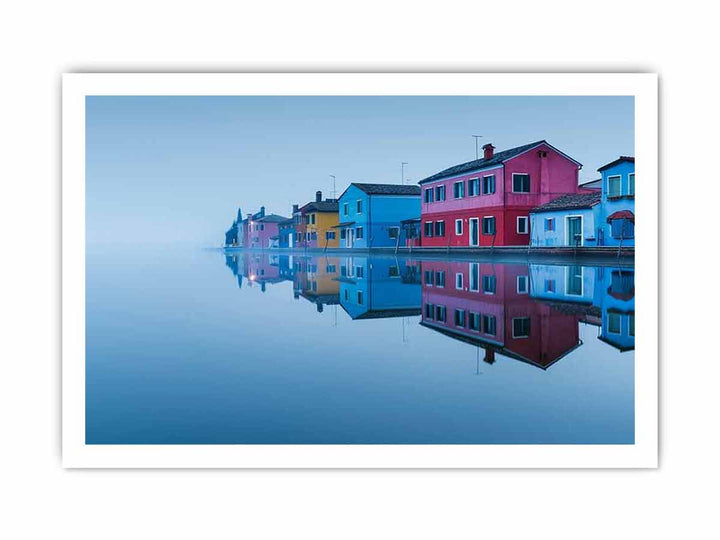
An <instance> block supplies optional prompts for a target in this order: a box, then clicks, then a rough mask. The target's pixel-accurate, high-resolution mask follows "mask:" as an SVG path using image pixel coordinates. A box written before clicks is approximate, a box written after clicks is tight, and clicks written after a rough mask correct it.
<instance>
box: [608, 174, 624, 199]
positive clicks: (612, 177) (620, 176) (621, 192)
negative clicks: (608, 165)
mask: <svg viewBox="0 0 720 540" xmlns="http://www.w3.org/2000/svg"><path fill="white" fill-rule="evenodd" d="M614 178H619V179H620V193H619V194H618V195H611V194H610V180H611V179H614ZM621 197H624V194H623V188H622V174H613V175H608V177H607V198H608V199H620V198H621Z"/></svg>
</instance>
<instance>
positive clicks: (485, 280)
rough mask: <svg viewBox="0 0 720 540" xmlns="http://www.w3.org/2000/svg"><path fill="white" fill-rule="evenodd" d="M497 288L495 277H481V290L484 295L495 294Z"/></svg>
mask: <svg viewBox="0 0 720 540" xmlns="http://www.w3.org/2000/svg"><path fill="white" fill-rule="evenodd" d="M496 288H497V280H496V279H495V276H483V277H482V289H483V292H484V293H485V294H495V289H496Z"/></svg>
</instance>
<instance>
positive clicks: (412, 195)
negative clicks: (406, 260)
mask: <svg viewBox="0 0 720 540" xmlns="http://www.w3.org/2000/svg"><path fill="white" fill-rule="evenodd" d="M338 210H339V213H340V215H339V224H338V226H337V227H338V229H339V230H340V247H341V248H369V247H394V246H396V245H401V246H402V245H405V240H406V239H405V232H404V228H403V227H402V226H401V222H402V221H403V220H407V219H411V218H416V217H418V216H420V186H403V185H397V184H359V183H353V184H350V185H349V186H348V188H347V189H346V190H345V191H344V192H343V193H342V195H341V196H340V200H339V207H338Z"/></svg>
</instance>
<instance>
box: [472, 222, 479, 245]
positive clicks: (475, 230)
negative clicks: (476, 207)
mask: <svg viewBox="0 0 720 540" xmlns="http://www.w3.org/2000/svg"><path fill="white" fill-rule="evenodd" d="M479 244H480V219H479V218H470V245H471V246H477V245H479Z"/></svg>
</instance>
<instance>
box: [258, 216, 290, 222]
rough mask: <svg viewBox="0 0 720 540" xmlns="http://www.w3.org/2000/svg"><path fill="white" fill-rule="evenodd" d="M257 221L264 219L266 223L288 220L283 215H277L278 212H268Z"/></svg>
mask: <svg viewBox="0 0 720 540" xmlns="http://www.w3.org/2000/svg"><path fill="white" fill-rule="evenodd" d="M258 221H260V222H263V221H265V222H267V223H282V222H283V221H288V218H286V217H285V216H279V215H278V214H268V215H267V216H265V217H261V218H260V219H258Z"/></svg>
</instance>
